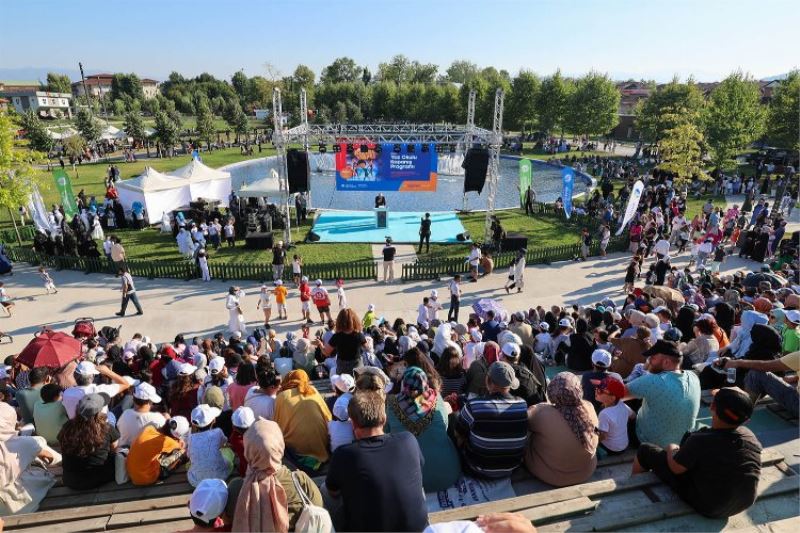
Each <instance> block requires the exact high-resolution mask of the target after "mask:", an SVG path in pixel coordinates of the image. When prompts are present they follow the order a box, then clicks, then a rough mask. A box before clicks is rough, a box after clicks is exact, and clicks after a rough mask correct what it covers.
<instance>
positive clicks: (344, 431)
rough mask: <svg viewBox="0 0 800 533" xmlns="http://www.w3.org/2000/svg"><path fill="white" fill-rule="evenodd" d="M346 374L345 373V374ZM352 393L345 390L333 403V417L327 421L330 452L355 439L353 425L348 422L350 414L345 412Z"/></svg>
mask: <svg viewBox="0 0 800 533" xmlns="http://www.w3.org/2000/svg"><path fill="white" fill-rule="evenodd" d="M345 375H346V374H345ZM352 397H353V395H352V394H351V393H349V392H346V393H344V394H342V395H341V396H339V398H338V399H337V400H336V402H335V403H334V404H333V411H332V414H333V419H332V420H331V421H330V422H328V435H330V438H331V452H333V451H335V450H336V448H338V447H339V446H344V445H345V444H350V443H351V442H353V441H354V440H355V435H354V434H353V425H352V424H351V423H350V415H349V414H348V413H347V406H348V405H349V404H350V398H352Z"/></svg>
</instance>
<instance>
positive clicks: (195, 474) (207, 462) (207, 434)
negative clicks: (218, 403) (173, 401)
mask: <svg viewBox="0 0 800 533" xmlns="http://www.w3.org/2000/svg"><path fill="white" fill-rule="evenodd" d="M221 413H222V411H220V410H219V409H218V408H216V407H211V406H210V405H208V404H205V403H203V404H200V405H198V406H197V407H195V408H194V409H192V419H191V422H192V434H191V436H190V437H189V444H188V447H187V451H188V455H189V461H190V462H191V467H190V468H189V472H188V473H187V476H186V477H187V479H188V480H189V483H190V484H191V485H192V486H193V487H196V486H197V485H198V484H199V483H200V482H201V481H203V480H204V479H227V478H228V476H229V475H230V474H231V471H232V470H233V452H232V451H231V449H230V448H228V439H227V438H225V434H224V433H223V432H222V430H221V429H219V428H215V427H214V421H215V420H216V419H217V417H218V416H219V415H220V414H221Z"/></svg>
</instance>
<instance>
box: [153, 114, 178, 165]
mask: <svg viewBox="0 0 800 533" xmlns="http://www.w3.org/2000/svg"><path fill="white" fill-rule="evenodd" d="M153 129H154V130H155V134H154V136H155V137H156V139H158V142H159V143H160V144H161V145H162V146H163V148H164V151H165V152H166V155H167V157H172V154H173V147H174V146H175V143H177V142H178V139H179V134H180V129H179V128H178V125H177V124H176V123H175V121H174V120H173V119H172V117H170V115H169V114H168V113H167V112H165V111H159V112H158V113H156V117H155V125H154V126H153Z"/></svg>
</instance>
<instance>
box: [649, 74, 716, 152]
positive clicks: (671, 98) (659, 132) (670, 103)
mask: <svg viewBox="0 0 800 533" xmlns="http://www.w3.org/2000/svg"><path fill="white" fill-rule="evenodd" d="M702 107H703V94H702V93H701V92H700V89H698V88H697V85H695V84H694V82H693V81H692V80H691V79H689V80H688V81H687V82H686V83H681V82H680V81H679V80H678V78H677V77H676V78H673V79H672V81H671V82H670V83H668V84H666V85H663V86H661V87H659V88H657V89H656V90H655V91H652V92H651V93H650V96H649V97H648V98H647V99H646V100H643V101H641V102H640V103H639V105H638V106H637V107H636V128H637V129H638V130H639V131H640V132H641V133H642V137H644V139H645V140H647V141H649V142H654V143H657V142H658V141H659V140H660V139H661V138H662V137H663V136H664V134H665V132H666V131H667V130H670V129H672V128H674V127H675V126H677V125H678V124H679V123H682V122H684V121H685V117H688V116H691V117H693V118H695V119H697V118H698V117H699V116H700V113H699V111H700V109H701V108H702Z"/></svg>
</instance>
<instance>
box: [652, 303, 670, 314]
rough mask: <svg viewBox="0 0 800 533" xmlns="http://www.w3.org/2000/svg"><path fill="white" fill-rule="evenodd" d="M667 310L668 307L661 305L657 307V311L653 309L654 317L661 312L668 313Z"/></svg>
mask: <svg viewBox="0 0 800 533" xmlns="http://www.w3.org/2000/svg"><path fill="white" fill-rule="evenodd" d="M666 310H667V308H666V307H664V306H663V305H659V306H658V307H656V308H655V309H653V314H654V315H657V314H658V313H660V312H661V311H666Z"/></svg>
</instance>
